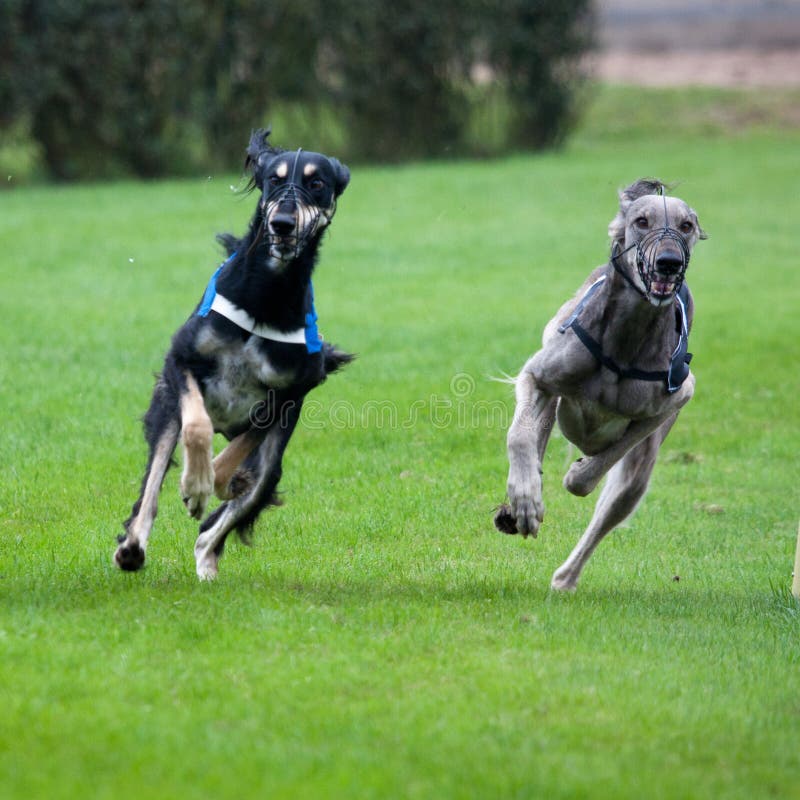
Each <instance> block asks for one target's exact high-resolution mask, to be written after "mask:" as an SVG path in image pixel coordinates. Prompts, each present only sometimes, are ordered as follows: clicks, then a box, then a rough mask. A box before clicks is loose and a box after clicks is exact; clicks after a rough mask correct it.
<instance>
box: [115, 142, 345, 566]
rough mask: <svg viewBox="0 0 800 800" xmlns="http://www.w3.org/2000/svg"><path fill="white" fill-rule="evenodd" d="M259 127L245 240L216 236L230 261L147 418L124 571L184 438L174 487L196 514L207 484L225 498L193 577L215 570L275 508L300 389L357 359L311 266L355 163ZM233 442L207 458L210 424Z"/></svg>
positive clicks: (177, 343)
mask: <svg viewBox="0 0 800 800" xmlns="http://www.w3.org/2000/svg"><path fill="white" fill-rule="evenodd" d="M268 136H269V130H258V131H255V132H254V133H253V135H252V137H251V139H250V145H249V147H248V149H247V159H246V161H245V169H246V170H247V171H249V172H250V173H251V175H252V178H251V182H250V188H251V189H253V188H258V189H259V190H260V192H261V198H260V200H259V203H258V207H257V209H256V213H255V215H254V217H253V220H252V222H251V224H250V230H249V231H248V233H247V234H246V235H245V236H244V238H242V239H236V238H235V237H233V236H230V235H227V234H226V235H222V236H220V237H218V238H219V240H220V241H221V242H222V244H223V245H224V246H225V247H226V249H227V250H228V254H229V258H228V259H227V261H225V262H224V263H223V265H222V266H221V267H220V268H219V269H218V270H217V272H216V273H215V274H214V276H213V277H212V279H211V282H210V283H209V285H208V288H207V289H206V293H205V296H204V297H203V300H202V301H201V303H200V304H199V305H198V307H197V308H196V309H195V312H194V313H193V314H192V316H191V317H190V318H189V320H188V321H187V322H186V323H185V324H184V325H183V327H181V328H180V329H179V330H178V332H177V333H176V334H175V336H174V337H173V339H172V346H171V348H170V350H169V352H168V353H167V356H166V360H165V363H164V369H163V371H162V373H161V375H160V376H159V377H158V380H157V382H156V386H155V390H154V392H153V399H152V401H151V403H150V408H149V409H148V411H147V413H146V414H145V417H144V430H145V438H146V439H147V442H148V444H149V446H150V454H149V459H148V462H147V470H146V472H145V475H144V480H143V481H142V488H141V492H140V495H139V499H138V500H137V501H136V503H135V504H134V506H133V510H132V512H131V516H130V517H129V518H128V519H127V520H126V521H125V523H124V525H125V534H124V535H123V536H121V537H120V538H119V547H117V551H116V553H115V555H114V560H115V561H116V563H117V565H118V566H119V567H121V568H122V569H124V570H137V569H139V568H140V567H141V566H142V565H143V564H144V558H145V549H146V547H147V540H148V537H149V536H150V530H151V528H152V526H153V521H154V520H155V517H156V513H157V503H158V494H159V491H160V489H161V484H162V482H163V480H164V475H165V474H166V472H167V469H168V468H169V466H170V464H171V463H172V454H173V452H174V450H175V447H176V445H177V443H178V440H179V439H180V440H181V441H182V443H183V450H184V467H183V474H182V477H181V484H180V486H181V494H182V496H183V502H184V503H185V504H186V508H187V510H188V512H189V514H190V515H191V516H192V517H195V518H196V519H200V518H201V517H202V516H203V513H204V512H205V508H206V503H207V501H208V498H209V496H210V495H211V493H212V491H215V492H216V494H217V495H218V496H219V497H220V498H221V499H223V500H225V501H226V502H224V503H222V504H221V505H220V506H219V507H218V508H217V509H216V510H215V511H213V512H212V513H211V514H210V515H209V516H208V517H207V518H206V519H205V520H204V521H203V522H202V524H201V525H200V535H199V536H198V537H197V542H196V544H195V548H194V550H195V559H196V562H197V575H198V576H199V577H200V578H201V579H212V578H214V577H216V574H217V564H218V561H219V558H220V556H221V555H222V551H223V548H224V546H225V539H226V537H227V536H228V534H229V533H230V532H231V531H232V530H234V529H235V530H236V531H237V532H238V533H239V534H240V535H242V536H246V535H247V534H248V533H249V532H250V529H251V528H252V526H253V523H254V522H255V520H256V518H257V517H258V515H259V513H260V512H261V511H262V509H264V507H265V506H267V505H270V504H272V505H277V499H276V494H275V491H276V487H277V485H278V481H279V480H280V477H281V459H282V457H283V453H284V450H285V449H286V445H287V444H288V442H289V438H290V437H291V435H292V432H293V431H294V428H295V425H296V424H297V421H298V418H299V416H300V410H301V407H302V404H303V398H304V397H305V395H306V394H307V393H308V392H309V391H310V390H311V389H313V388H314V387H315V386H318V385H319V384H320V383H322V382H323V381H324V380H325V378H326V376H327V375H328V373H330V372H334V371H335V370H336V369H338V368H339V367H340V366H342V365H343V364H346V363H348V362H349V361H351V360H352V359H353V356H352V355H350V354H348V353H344V352H342V351H340V350H337V349H336V348H335V347H333V346H332V345H330V344H327V343H325V342H322V341H321V339H320V338H319V335H318V333H317V329H316V312H315V310H314V298H313V292H312V287H311V273H312V271H313V269H314V264H315V262H316V259H317V252H318V248H319V244H320V239H321V238H322V234H323V233H324V231H325V229H326V227H327V226H328V225H329V224H330V222H331V220H332V218H333V214H334V211H335V210H336V198H337V197H339V195H340V194H341V193H342V192H343V191H344V190H345V187H346V186H347V184H348V182H349V180H350V172H349V171H348V169H347V167H345V166H344V165H343V164H340V163H339V162H338V161H337V160H336V159H335V158H328V157H327V156H324V155H321V154H319V153H309V152H305V151H303V150H297V151H296V152H289V151H286V150H281V149H278V148H275V147H272V146H271V145H270V144H268V142H267V138H268ZM215 431H216V432H220V433H222V434H223V435H224V436H225V437H226V438H227V439H229V440H231V442H230V444H229V445H228V446H227V447H226V448H225V450H224V451H223V452H222V453H220V455H219V456H217V458H216V459H214V460H213V462H212V455H213V451H212V439H213V435H214V432H215Z"/></svg>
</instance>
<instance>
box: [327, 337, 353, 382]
mask: <svg viewBox="0 0 800 800" xmlns="http://www.w3.org/2000/svg"><path fill="white" fill-rule="evenodd" d="M354 360H355V355H354V354H353V353H345V351H344V350H339V348H337V347H336V345H335V344H329V343H328V342H323V344H322V363H323V366H324V367H325V374H326V375H328V374H330V373H331V372H336V370H337V369H340V368H341V367H343V366H345V364H349V363H350V362H351V361H354Z"/></svg>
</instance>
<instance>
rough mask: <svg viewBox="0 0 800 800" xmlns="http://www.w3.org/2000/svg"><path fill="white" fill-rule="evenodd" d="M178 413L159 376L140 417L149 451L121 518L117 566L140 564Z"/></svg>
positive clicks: (177, 425) (169, 459)
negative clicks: (125, 515)
mask: <svg viewBox="0 0 800 800" xmlns="http://www.w3.org/2000/svg"><path fill="white" fill-rule="evenodd" d="M180 427H181V426H180V417H179V411H178V406H177V402H176V399H175V398H174V397H173V394H172V392H171V391H170V389H169V388H168V387H167V385H166V384H165V383H164V381H163V379H160V380H159V382H158V383H157V384H156V388H155V391H154V392H153V400H152V402H151V403H150V408H149V409H148V410H147V414H145V417H144V429H145V437H146V438H147V443H148V444H149V446H150V455H149V457H148V459H147V469H146V470H145V473H144V478H143V479H142V488H141V490H140V492H139V499H138V500H137V501H136V502H135V503H134V505H133V509H132V510H131V515H130V517H128V519H127V520H126V521H125V523H124V525H125V534H124V535H122V536H120V537H119V546H118V547H117V550H116V552H115V553H114V561H115V563H116V564H117V566H118V567H119V568H120V569H124V570H127V571H134V570H137V569H140V568H141V567H142V565H143V564H144V556H145V550H146V549H147V540H148V539H149V537H150V531H151V530H152V528H153V522H154V521H155V518H156V514H157V513H158V494H159V491H160V490H161V484H162V483H163V482H164V476H165V475H166V474H167V470H168V469H169V467H170V465H171V463H172V454H173V452H174V451H175V446H176V445H177V443H178V436H179V434H180Z"/></svg>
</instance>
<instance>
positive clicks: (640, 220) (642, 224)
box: [633, 217, 648, 228]
mask: <svg viewBox="0 0 800 800" xmlns="http://www.w3.org/2000/svg"><path fill="white" fill-rule="evenodd" d="M633 224H634V225H635V226H636V227H637V228H646V227H647V225H648V222H647V217H636V219H635V220H634V221H633Z"/></svg>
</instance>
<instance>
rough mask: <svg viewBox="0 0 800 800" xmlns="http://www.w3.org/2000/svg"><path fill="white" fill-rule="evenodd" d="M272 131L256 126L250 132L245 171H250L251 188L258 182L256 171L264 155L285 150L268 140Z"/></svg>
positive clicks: (275, 153)
mask: <svg viewBox="0 0 800 800" xmlns="http://www.w3.org/2000/svg"><path fill="white" fill-rule="evenodd" d="M271 132H272V129H271V128H256V129H255V130H254V131H253V132H252V134H250V144H248V145H247V155H246V157H245V159H244V171H245V172H248V173H250V185H249V187H248V189H249V190H252V189H253V188H254V187H255V186H256V184H257V183H258V176H257V175H256V173H257V171H258V167H259V164H260V163H261V162H262V160H263V159H264V157H265V156H272V155H277V154H278V153H282V152H283V151H282V150H281V149H280V148H279V147H273V146H272V145H271V144H270V143H269V142H268V141H267V140H268V139H269V135H270V133H271Z"/></svg>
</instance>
